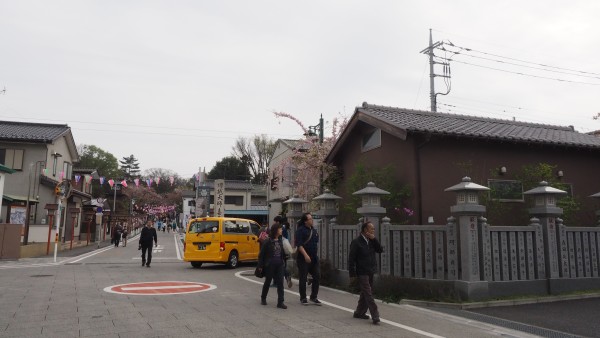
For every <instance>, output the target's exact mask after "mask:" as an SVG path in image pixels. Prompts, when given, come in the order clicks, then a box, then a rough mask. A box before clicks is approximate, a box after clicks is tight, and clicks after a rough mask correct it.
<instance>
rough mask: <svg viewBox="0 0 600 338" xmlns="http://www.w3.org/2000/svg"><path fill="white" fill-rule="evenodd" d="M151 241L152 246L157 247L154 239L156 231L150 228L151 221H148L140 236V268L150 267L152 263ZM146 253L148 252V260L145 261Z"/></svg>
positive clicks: (155, 238)
mask: <svg viewBox="0 0 600 338" xmlns="http://www.w3.org/2000/svg"><path fill="white" fill-rule="evenodd" d="M152 240H154V246H156V245H158V238H157V237H156V229H154V228H153V227H152V221H148V222H147V223H146V226H145V227H144V228H143V229H142V232H141V234H140V248H141V249H142V266H144V265H146V267H148V268H149V267H150V262H152ZM146 251H148V259H147V260H146Z"/></svg>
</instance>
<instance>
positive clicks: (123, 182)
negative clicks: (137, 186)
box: [121, 180, 127, 188]
mask: <svg viewBox="0 0 600 338" xmlns="http://www.w3.org/2000/svg"><path fill="white" fill-rule="evenodd" d="M121 185H122V186H124V187H125V188H127V181H126V180H122V181H121Z"/></svg>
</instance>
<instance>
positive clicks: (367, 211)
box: [352, 182, 390, 239]
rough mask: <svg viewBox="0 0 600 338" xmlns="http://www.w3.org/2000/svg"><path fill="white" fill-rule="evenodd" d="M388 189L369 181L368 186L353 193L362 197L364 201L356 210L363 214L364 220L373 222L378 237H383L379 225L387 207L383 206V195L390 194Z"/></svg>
mask: <svg viewBox="0 0 600 338" xmlns="http://www.w3.org/2000/svg"><path fill="white" fill-rule="evenodd" d="M389 194H390V193H389V192H388V191H385V190H383V189H379V188H377V187H376V186H375V183H373V182H369V183H367V186H366V187H365V188H363V189H361V190H359V191H355V192H353V193H352V195H357V196H360V197H361V200H362V203H361V206H360V207H359V208H357V209H356V212H357V213H358V214H360V215H361V216H363V222H371V223H373V225H374V226H375V229H377V231H378V234H377V237H380V239H381V229H380V227H379V218H380V217H381V216H383V215H385V208H384V207H382V206H381V196H383V195H389Z"/></svg>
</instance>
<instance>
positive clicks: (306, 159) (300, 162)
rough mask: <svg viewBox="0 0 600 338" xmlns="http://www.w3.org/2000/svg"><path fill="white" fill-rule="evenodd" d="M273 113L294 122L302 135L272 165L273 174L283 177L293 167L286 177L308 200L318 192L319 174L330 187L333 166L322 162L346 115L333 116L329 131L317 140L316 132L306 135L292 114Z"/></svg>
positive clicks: (342, 125)
mask: <svg viewBox="0 0 600 338" xmlns="http://www.w3.org/2000/svg"><path fill="white" fill-rule="evenodd" d="M273 114H274V115H275V117H276V118H278V119H288V120H291V121H293V122H295V123H296V124H297V125H298V126H299V127H300V129H301V130H302V134H303V135H304V138H301V139H300V140H299V141H298V143H297V144H296V147H295V148H294V153H293V155H292V156H291V157H290V158H288V159H286V160H283V161H282V162H281V163H280V164H279V165H278V166H277V167H276V168H273V170H274V172H275V173H276V175H277V176H278V177H279V178H280V179H283V178H284V177H285V175H284V174H285V170H286V168H290V167H291V168H293V172H294V173H295V174H294V175H292V177H290V178H289V179H290V180H291V181H292V184H293V186H294V194H297V195H298V196H300V197H302V198H305V199H307V200H309V201H310V200H312V198H313V197H315V196H317V195H319V194H320V186H321V182H320V180H321V177H322V179H323V185H324V186H325V187H328V188H330V189H333V188H334V185H335V177H336V176H337V175H336V173H337V169H336V168H335V167H334V166H332V165H329V164H327V163H325V157H326V156H327V154H328V153H329V151H330V150H331V148H332V147H333V145H334V144H335V142H336V141H337V139H338V138H339V136H340V134H341V132H342V131H343V130H344V128H345V126H346V125H347V123H348V119H347V117H342V116H341V117H339V118H337V117H336V118H334V119H333V120H332V123H331V134H330V135H327V136H326V135H323V143H319V139H318V136H314V135H310V133H308V129H307V128H306V127H305V126H304V124H303V123H302V121H300V120H299V119H298V118H296V117H295V116H293V115H292V114H289V113H285V112H274V113H273Z"/></svg>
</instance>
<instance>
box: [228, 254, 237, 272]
mask: <svg viewBox="0 0 600 338" xmlns="http://www.w3.org/2000/svg"><path fill="white" fill-rule="evenodd" d="M239 263H240V262H239V261H238V254H237V251H232V252H231V253H230V254H229V259H228V260H227V267H228V268H230V269H235V268H237V267H238V264H239Z"/></svg>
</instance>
